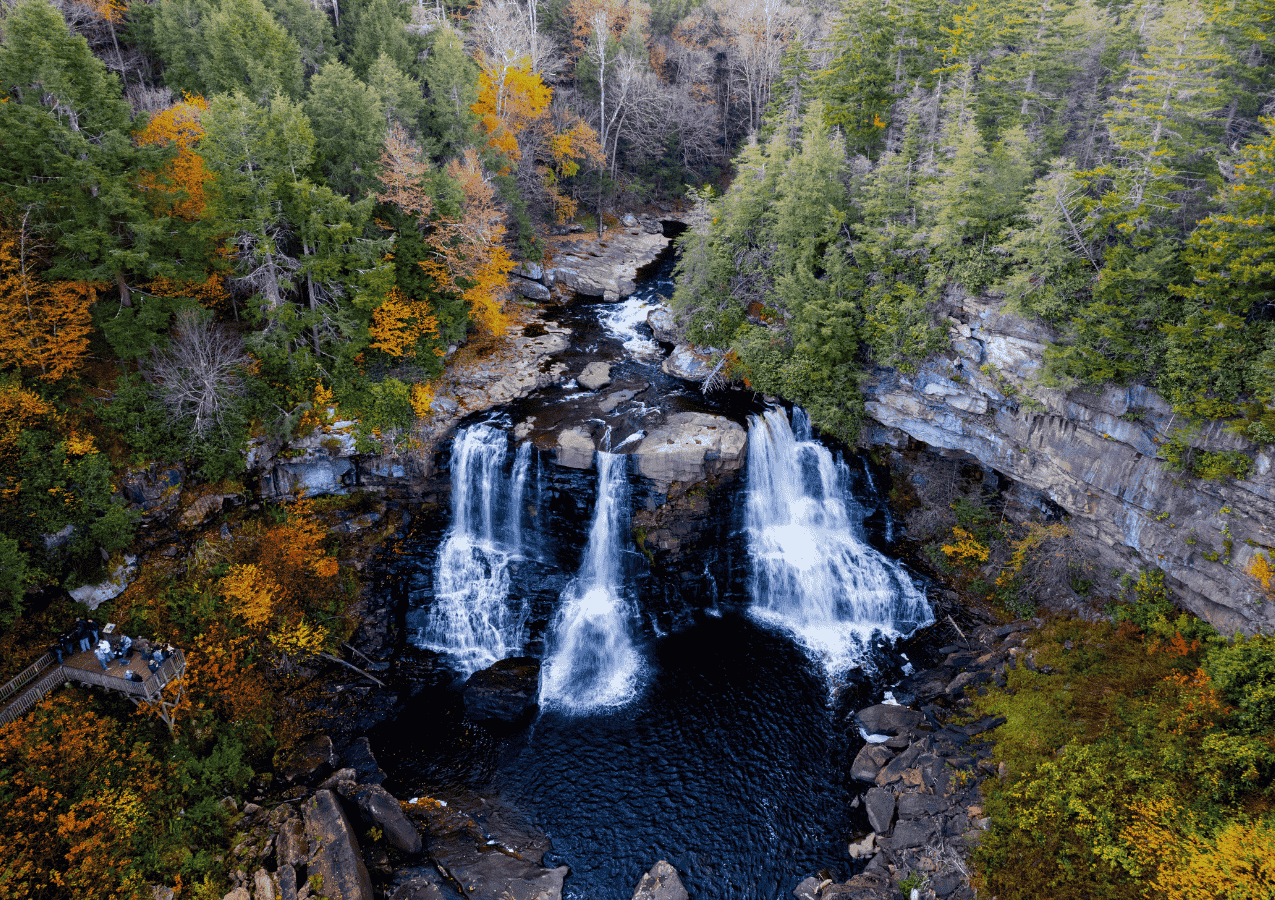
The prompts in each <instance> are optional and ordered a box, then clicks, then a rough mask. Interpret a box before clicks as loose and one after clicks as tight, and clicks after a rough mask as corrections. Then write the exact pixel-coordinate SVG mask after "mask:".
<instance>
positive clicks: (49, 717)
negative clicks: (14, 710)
mask: <svg viewBox="0 0 1275 900" xmlns="http://www.w3.org/2000/svg"><path fill="white" fill-rule="evenodd" d="M126 738H127V736H126V735H125V734H124V732H123V731H122V729H121V728H120V727H119V725H118V724H117V723H116V722H114V721H113V720H111V719H109V718H106V717H103V716H100V715H98V714H97V713H95V712H94V711H93V710H92V708H91V707H90V706H89V705H88V704H86V703H85V702H84V701H83V700H82V699H80V698H78V697H77V696H75V695H74V694H66V693H59V694H53V695H50V696H49V697H47V698H45V700H43V701H42V702H41V703H40V704H39V706H38V707H37V708H36V709H35V710H34V711H33V712H31V713H29V714H27V715H26V716H23V717H21V718H19V719H18V720H16V721H14V722H10V723H7V724H4V725H0V773H3V775H4V777H3V779H0V832H2V833H3V834H4V840H2V841H0V900H45V898H48V900H53V898H59V900H60V898H71V897H76V898H79V897H91V898H95V900H133V898H135V897H138V896H141V894H142V892H143V890H145V892H146V893H147V895H149V893H150V891H149V888H148V887H147V878H146V876H147V875H148V874H150V873H148V872H145V871H143V869H142V859H143V857H144V856H145V854H144V852H143V850H144V848H145V847H147V846H151V845H153V844H154V843H156V841H155V840H153V839H154V838H155V836H156V835H165V834H168V833H169V826H170V822H171V817H172V816H173V814H174V812H175V810H173V809H171V808H169V807H168V805H167V804H165V803H162V802H160V798H161V797H162V789H163V784H164V782H165V781H166V780H167V779H168V778H169V777H170V772H169V770H168V767H167V766H165V765H164V764H162V763H160V762H158V761H157V760H156V759H155V757H154V756H152V755H151V754H150V752H149V750H150V748H149V747H148V746H147V745H146V744H144V743H142V742H141V741H138V740H136V739H135V738H134V739H126Z"/></svg>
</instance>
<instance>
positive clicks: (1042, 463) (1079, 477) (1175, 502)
mask: <svg viewBox="0 0 1275 900" xmlns="http://www.w3.org/2000/svg"><path fill="white" fill-rule="evenodd" d="M952 311H953V313H954V318H953V321H952V326H953V327H952V329H951V339H952V351H951V352H949V353H947V354H944V355H942V356H939V357H936V358H933V359H931V360H930V361H928V362H927V363H926V364H925V365H924V366H922V367H921V368H920V369H919V370H918V371H917V372H915V373H913V374H908V375H904V374H902V373H898V372H894V371H884V370H880V371H877V372H875V373H874V375H873V377H872V379H871V380H870V382H869V383H868V384H867V385H866V387H865V395H866V398H867V403H866V409H867V413H868V415H869V416H870V417H871V418H872V419H874V420H875V421H876V422H877V423H879V424H878V426H874V427H872V428H869V429H868V432H867V436H866V439H867V441H868V442H869V443H873V444H890V445H894V446H901V445H902V444H903V443H905V442H906V440H907V438H912V439H915V440H917V441H921V442H923V443H925V444H928V445H930V446H931V447H935V448H940V449H944V450H956V451H961V452H964V453H966V454H969V456H970V457H972V458H974V459H976V460H977V461H978V462H979V463H981V464H982V465H983V466H985V467H987V468H991V469H995V470H996V471H998V472H1000V473H1002V474H1004V475H1005V476H1007V477H1008V478H1010V479H1013V480H1014V481H1017V482H1019V483H1021V484H1023V485H1026V486H1027V487H1028V488H1031V489H1033V490H1035V491H1037V492H1039V493H1040V495H1041V496H1042V497H1044V498H1047V499H1048V500H1049V501H1051V502H1052V503H1054V504H1057V506H1058V507H1061V509H1062V510H1063V511H1065V512H1066V513H1068V514H1069V515H1070V516H1071V523H1070V524H1071V527H1072V529H1073V531H1074V532H1075V533H1076V535H1077V536H1078V537H1080V538H1084V539H1087V540H1088V541H1089V543H1090V544H1091V545H1092V547H1093V548H1094V556H1095V560H1096V562H1098V563H1099V564H1101V565H1103V566H1106V567H1108V568H1110V569H1118V570H1120V571H1122V572H1129V573H1131V574H1136V573H1137V571H1138V570H1140V569H1142V568H1148V567H1155V568H1159V569H1162V570H1164V572H1165V574H1166V576H1167V583H1168V585H1169V587H1170V588H1172V589H1173V590H1174V591H1175V593H1176V594H1177V595H1178V596H1179V598H1180V599H1181V602H1182V603H1183V604H1184V605H1185V606H1186V607H1187V608H1188V609H1189V610H1191V611H1192V612H1194V613H1196V614H1197V615H1199V616H1201V617H1202V618H1204V619H1206V620H1208V621H1209V622H1210V623H1212V624H1213V625H1214V626H1215V627H1217V628H1218V629H1219V630H1221V631H1223V632H1227V633H1230V632H1234V631H1237V630H1239V631H1246V632H1252V631H1257V630H1271V629H1273V628H1275V605H1272V604H1271V603H1269V602H1266V601H1265V599H1264V597H1263V596H1262V594H1261V591H1260V589H1259V587H1258V585H1257V583H1256V582H1255V581H1254V580H1253V579H1252V578H1250V577H1248V575H1247V574H1246V573H1245V570H1246V568H1247V567H1248V565H1249V563H1250V562H1251V561H1252V559H1253V557H1254V555H1255V554H1257V553H1262V552H1269V550H1270V548H1271V547H1273V546H1275V530H1273V529H1275V524H1272V523H1275V467H1273V466H1272V463H1273V462H1275V459H1273V458H1272V453H1271V451H1270V449H1269V448H1267V449H1258V448H1255V447H1253V446H1251V445H1249V444H1248V443H1247V442H1245V441H1244V440H1243V439H1241V438H1239V437H1236V436H1235V435H1232V434H1230V433H1228V432H1226V431H1225V430H1224V429H1223V428H1222V427H1220V426H1217V425H1214V426H1212V427H1210V428H1207V429H1205V430H1204V431H1203V432H1202V433H1201V434H1199V435H1196V436H1195V437H1194V439H1193V440H1194V443H1195V445H1196V446H1198V447H1200V448H1201V449H1203V450H1206V451H1210V452H1216V451H1236V450H1239V451H1243V452H1244V453H1245V454H1247V455H1249V456H1250V458H1251V459H1252V463H1253V464H1252V468H1251V471H1250V472H1249V473H1248V474H1247V475H1246V476H1245V477H1244V478H1242V479H1237V480H1229V481H1225V482H1213V481H1205V480H1202V479H1198V478H1193V477H1190V476H1188V475H1184V474H1181V473H1174V472H1171V471H1169V470H1168V469H1167V468H1166V467H1165V464H1164V462H1165V461H1164V456H1163V448H1164V446H1165V444H1167V443H1168V442H1169V441H1170V440H1172V438H1173V435H1174V433H1175V431H1176V430H1177V429H1178V428H1180V427H1181V426H1182V425H1183V424H1184V423H1183V422H1182V421H1181V420H1180V419H1179V418H1177V417H1175V416H1174V414H1173V411H1172V410H1171V409H1170V408H1169V406H1168V404H1166V403H1165V402H1164V401H1163V400H1162V399H1161V398H1160V397H1158V396H1157V395H1156V394H1155V393H1154V392H1153V391H1152V390H1150V389H1149V388H1147V387H1145V386H1141V385H1132V386H1128V387H1112V388H1108V389H1107V390H1105V391H1104V392H1102V393H1086V392H1083V391H1071V392H1069V393H1062V392H1059V391H1050V390H1045V389H1043V388H1041V387H1039V386H1038V385H1036V383H1035V381H1034V379H1035V378H1036V375H1037V374H1038V372H1039V369H1040V365H1041V363H1040V360H1041V359H1042V356H1043V353H1044V350H1045V347H1046V345H1047V343H1048V342H1049V341H1050V340H1051V338H1052V337H1053V335H1051V334H1050V333H1049V332H1048V331H1046V330H1045V329H1043V328H1042V327H1040V326H1037V325H1033V324H1031V323H1027V322H1024V321H1022V320H1020V319H1017V318H1015V317H1012V316H1007V315H1004V314H1002V313H1001V311H1000V310H999V308H998V307H997V305H996V304H995V303H990V302H988V303H984V302H982V301H980V300H977V299H975V298H958V301H957V302H956V305H955V306H954V308H953V310H952Z"/></svg>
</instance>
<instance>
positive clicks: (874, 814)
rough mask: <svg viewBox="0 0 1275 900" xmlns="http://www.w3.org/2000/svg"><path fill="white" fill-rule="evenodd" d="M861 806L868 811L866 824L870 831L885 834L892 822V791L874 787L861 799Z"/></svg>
mask: <svg viewBox="0 0 1275 900" xmlns="http://www.w3.org/2000/svg"><path fill="white" fill-rule="evenodd" d="M863 805H864V806H865V807H867V810H868V824H869V825H871V826H872V830H873V831H876V832H878V833H880V834H885V833H886V832H887V831H889V830H890V825H891V824H892V823H893V821H894V791H892V790H891V789H890V788H886V787H875V788H873V789H872V790H870V791H868V794H867V796H866V797H864V798H863Z"/></svg>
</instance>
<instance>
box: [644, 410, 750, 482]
mask: <svg viewBox="0 0 1275 900" xmlns="http://www.w3.org/2000/svg"><path fill="white" fill-rule="evenodd" d="M747 446H748V433H747V432H746V431H744V429H743V426H741V425H739V424H737V423H735V422H732V421H731V420H730V419H727V418H725V417H723V416H711V415H707V414H706V413H677V414H676V415H672V416H669V418H668V420H667V421H666V422H665V423H664V424H663V425H661V426H660V427H658V428H656V429H655V430H654V431H652V432H651V433H650V434H648V435H647V436H646V437H645V438H643V440H642V443H640V444H638V447H637V450H635V451H634V452H633V455H634V456H635V457H636V458H637V467H638V474H639V475H641V476H642V477H643V478H649V479H650V480H651V482H652V483H653V484H654V485H655V487H656V489H657V490H659V491H660V492H661V493H668V489H669V488H670V487H671V486H672V484H673V483H674V482H683V483H687V482H696V481H703V480H704V479H706V478H708V477H709V476H712V475H721V474H724V473H727V472H735V471H737V470H738V469H739V468H740V467H741V466H743V464H744V451H745V448H746V447H747Z"/></svg>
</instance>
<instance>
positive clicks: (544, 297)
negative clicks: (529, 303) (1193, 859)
mask: <svg viewBox="0 0 1275 900" xmlns="http://www.w3.org/2000/svg"><path fill="white" fill-rule="evenodd" d="M509 286H510V287H511V288H513V290H514V293H515V294H518V295H519V296H522V297H526V298H527V299H528V300H535V301H537V302H540V303H544V302H546V301H548V300H549V299H550V298H551V297H552V296H553V295H552V294H550V293H549V289H548V288H547V287H545V286H544V285H543V284H541V283H540V282H539V281H531V280H530V279H527V278H518V277H517V276H515V277H514V278H512V279H510V284H509Z"/></svg>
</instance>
